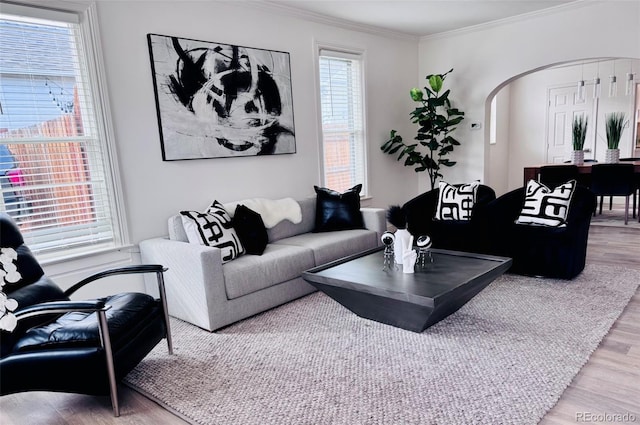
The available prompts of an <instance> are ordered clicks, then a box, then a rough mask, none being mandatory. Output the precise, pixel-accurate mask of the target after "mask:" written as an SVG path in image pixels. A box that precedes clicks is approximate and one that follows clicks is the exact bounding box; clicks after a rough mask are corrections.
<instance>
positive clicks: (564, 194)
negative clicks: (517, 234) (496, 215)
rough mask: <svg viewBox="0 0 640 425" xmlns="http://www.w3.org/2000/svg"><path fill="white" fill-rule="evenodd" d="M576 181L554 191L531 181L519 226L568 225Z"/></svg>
mask: <svg viewBox="0 0 640 425" xmlns="http://www.w3.org/2000/svg"><path fill="white" fill-rule="evenodd" d="M575 188H576V181H575V180H570V181H568V182H567V183H564V184H561V185H560V186H558V187H556V188H555V189H554V190H550V189H549V188H548V187H547V186H545V185H543V184H542V183H539V182H537V181H535V180H529V182H528V183H527V188H526V189H525V198H524V205H523V207H522V211H521V212H520V216H519V217H518V218H517V220H516V223H517V224H533V225H537V226H551V227H561V226H566V225H567V215H568V213H569V205H570V203H571V196H572V195H573V192H574V190H575Z"/></svg>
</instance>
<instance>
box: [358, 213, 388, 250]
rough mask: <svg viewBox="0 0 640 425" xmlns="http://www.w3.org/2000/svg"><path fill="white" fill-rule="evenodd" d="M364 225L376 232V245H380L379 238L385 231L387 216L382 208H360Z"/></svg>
mask: <svg viewBox="0 0 640 425" xmlns="http://www.w3.org/2000/svg"><path fill="white" fill-rule="evenodd" d="M360 211H361V212H362V220H363V221H364V227H366V228H367V229H369V230H373V231H375V232H376V233H377V234H378V245H382V242H381V241H380V238H381V237H382V234H383V233H384V232H386V231H387V217H386V212H385V210H384V209H383V208H360Z"/></svg>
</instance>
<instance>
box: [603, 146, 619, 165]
mask: <svg viewBox="0 0 640 425" xmlns="http://www.w3.org/2000/svg"><path fill="white" fill-rule="evenodd" d="M619 159H620V149H607V151H606V152H605V154H604V162H606V163H607V164H613V163H616V162H618V160H619Z"/></svg>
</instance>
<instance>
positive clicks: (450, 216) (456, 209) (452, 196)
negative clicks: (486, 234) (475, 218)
mask: <svg viewBox="0 0 640 425" xmlns="http://www.w3.org/2000/svg"><path fill="white" fill-rule="evenodd" d="M479 185H480V183H479V182H473V183H469V184H463V185H460V186H458V187H456V186H454V185H451V184H449V183H446V182H440V183H438V189H439V190H440V193H439V194H438V205H437V206H436V214H435V217H434V218H435V219H436V220H471V213H472V211H473V206H474V205H475V203H476V197H477V193H478V186H479Z"/></svg>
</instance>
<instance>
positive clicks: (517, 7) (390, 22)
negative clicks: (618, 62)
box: [266, 0, 581, 37]
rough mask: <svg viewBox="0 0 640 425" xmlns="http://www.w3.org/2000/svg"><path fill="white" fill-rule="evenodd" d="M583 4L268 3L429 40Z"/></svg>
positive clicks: (549, 0)
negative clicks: (455, 31)
mask: <svg viewBox="0 0 640 425" xmlns="http://www.w3.org/2000/svg"><path fill="white" fill-rule="evenodd" d="M575 1H581V0H268V1H266V3H271V4H274V5H277V6H280V7H283V8H287V9H290V10H292V11H293V10H295V11H300V12H302V13H306V14H308V15H311V16H316V17H321V18H329V19H334V20H338V21H342V22H344V23H351V24H357V25H364V26H368V27H373V28H380V29H384V30H388V31H393V32H396V33H402V34H406V35H410V36H417V37H422V36H428V35H432V34H437V33H441V32H446V31H452V30H456V29H460V28H465V27H470V26H474V25H478V24H484V23H487V22H493V21H497V20H500V19H505V18H510V17H513V16H517V15H522V14H527V13H532V12H536V11H540V10H542V9H547V8H553V7H557V6H561V5H563V4H566V3H573V2H575Z"/></svg>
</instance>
